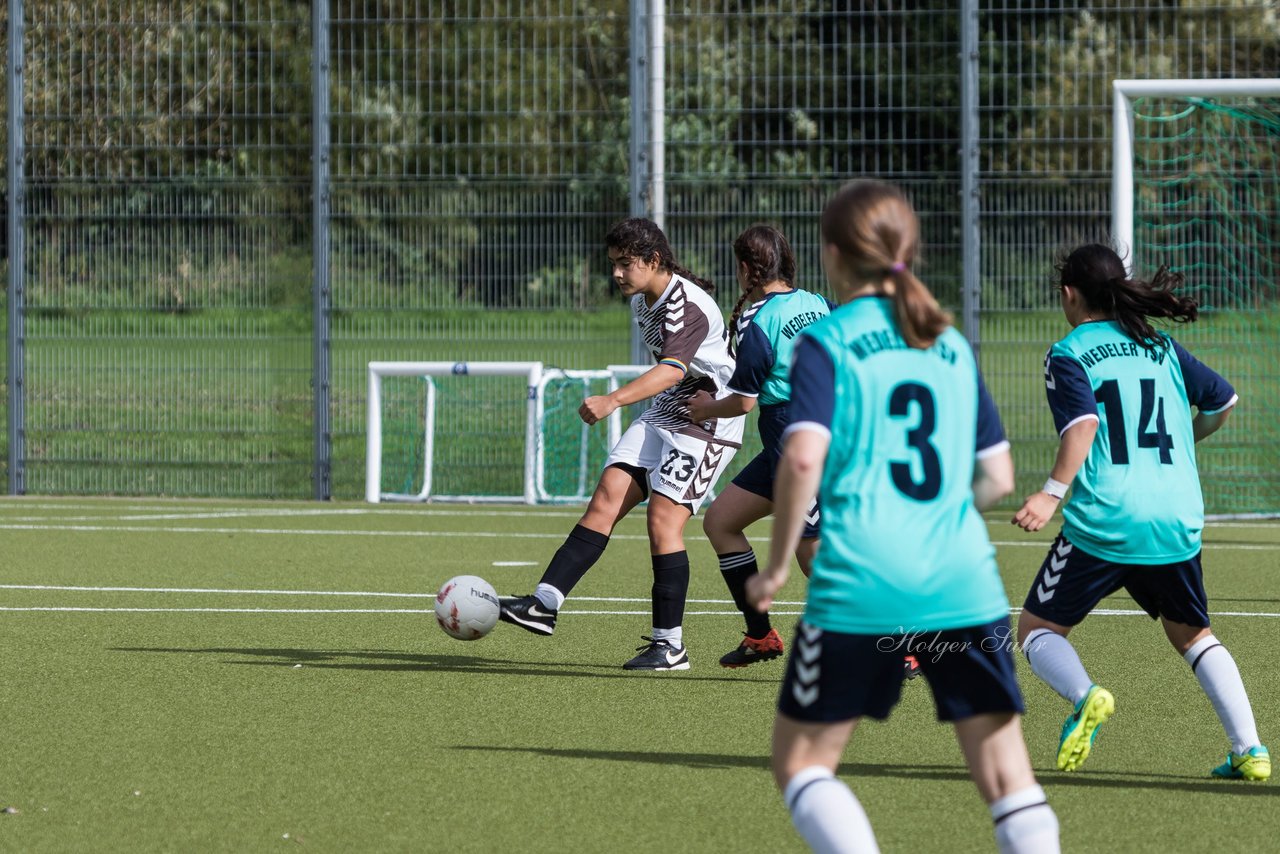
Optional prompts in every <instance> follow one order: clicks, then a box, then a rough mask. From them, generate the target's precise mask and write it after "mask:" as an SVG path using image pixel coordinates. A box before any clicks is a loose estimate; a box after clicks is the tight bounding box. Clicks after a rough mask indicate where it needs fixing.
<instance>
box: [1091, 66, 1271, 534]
mask: <svg viewBox="0 0 1280 854" xmlns="http://www.w3.org/2000/svg"><path fill="white" fill-rule="evenodd" d="M1114 92H1115V105H1114V152H1113V154H1114V157H1113V173H1112V176H1113V177H1112V202H1113V204H1112V236H1113V238H1114V239H1115V242H1116V243H1117V244H1118V248H1119V249H1120V250H1121V252H1122V253H1128V257H1127V259H1126V260H1127V262H1128V263H1129V265H1130V267H1131V269H1132V270H1133V272H1134V273H1135V274H1136V275H1138V276H1140V277H1146V276H1149V275H1150V274H1151V273H1152V272H1154V271H1155V269H1156V268H1157V267H1159V266H1161V265H1167V266H1168V267H1170V268H1171V269H1173V270H1175V271H1178V272H1181V273H1182V274H1184V275H1185V276H1186V288H1187V289H1188V291H1189V292H1190V293H1191V294H1192V295H1194V296H1195V297H1196V298H1197V300H1198V301H1199V303H1200V306H1201V312H1202V314H1201V319H1200V321H1199V322H1198V323H1195V324H1191V325H1188V326H1185V327H1182V326H1179V327H1177V328H1174V329H1171V330H1170V331H1171V332H1172V333H1173V334H1174V336H1175V337H1176V338H1178V340H1179V341H1180V342H1182V343H1184V344H1185V345H1186V346H1187V347H1188V348H1189V349H1190V350H1191V351H1192V352H1193V353H1194V354H1195V355H1196V356H1197V357H1198V358H1200V359H1201V360H1202V361H1204V362H1206V363H1207V364H1209V365H1210V366H1211V367H1213V368H1214V369H1215V370H1217V371H1218V372H1219V373H1221V374H1222V375H1223V376H1225V377H1226V378H1227V379H1228V380H1229V381H1230V382H1231V383H1232V384H1233V385H1234V386H1235V387H1236V390H1237V392H1238V393H1239V395H1240V399H1241V405H1240V406H1239V407H1238V409H1237V411H1236V412H1235V413H1234V414H1233V417H1232V420H1231V421H1230V422H1228V425H1227V427H1226V429H1224V430H1223V431H1222V432H1221V433H1219V434H1217V435H1215V436H1214V437H1213V438H1212V439H1210V440H1208V441H1206V442H1204V443H1203V444H1201V445H1199V446H1197V456H1198V457H1199V460H1200V468H1201V479H1202V481H1203V483H1204V488H1205V503H1206V509H1207V510H1208V511H1209V512H1210V513H1211V514H1212V515H1218V516H1224V515H1233V516H1239V515H1250V514H1267V515H1273V514H1276V513H1280V480H1277V478H1276V477H1275V471H1276V470H1277V466H1278V465H1280V411H1278V410H1280V397H1278V395H1280V79H1260V80H1117V81H1115V84H1114Z"/></svg>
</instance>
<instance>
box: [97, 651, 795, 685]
mask: <svg viewBox="0 0 1280 854" xmlns="http://www.w3.org/2000/svg"><path fill="white" fill-rule="evenodd" d="M111 651H112V652H162V653H171V654H180V655H241V656H255V657H256V658H257V659H266V658H269V659H275V660H274V661H262V660H255V659H248V660H244V661H236V660H230V661H225V662H223V663H224V664H243V665H252V666H257V667H294V666H296V665H299V664H301V665H305V666H307V667H313V668H326V669H331V670H372V671H405V670H418V671H458V672H463V673H497V674H502V675H506V676H538V677H545V676H573V677H581V676H593V677H596V678H599V677H602V676H603V677H607V678H611V679H636V678H645V677H650V678H652V677H654V676H657V675H658V674H650V673H627V672H623V670H622V667H621V665H611V664H609V665H606V664H587V663H584V662H581V661H511V660H508V659H501V658H483V657H481V656H475V655H424V654H420V653H410V652H392V651H390V650H378V649H361V650H335V649H254V648H242V647H210V648H203V649H201V648H194V649H182V648H177V647H145V646H144V647H112V648H111ZM713 672H714V671H713ZM661 675H662V676H663V677H666V676H667V674H661ZM780 676H781V671H777V672H774V673H771V674H769V675H766V676H763V677H761V678H752V677H750V676H742V675H738V676H728V675H725V676H719V675H717V676H702V675H694V674H692V673H679V674H676V678H678V679H680V680H681V681H685V680H694V681H699V682H738V683H741V682H769V683H772V684H774V685H776V684H778V679H779V678H780Z"/></svg>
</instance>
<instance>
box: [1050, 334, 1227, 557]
mask: <svg viewBox="0 0 1280 854" xmlns="http://www.w3.org/2000/svg"><path fill="white" fill-rule="evenodd" d="M1045 393H1046V395H1047V397H1048V399H1049V407H1050V409H1052V410H1053V417H1054V422H1055V423H1056V425H1057V428H1058V433H1059V435H1061V434H1062V433H1064V432H1065V431H1066V430H1068V429H1070V428H1071V427H1072V426H1074V425H1075V424H1077V423H1079V422H1081V421H1083V420H1086V419H1097V421H1098V433H1097V435H1096V436H1095V437H1094V439H1093V446H1092V447H1091V448H1090V449H1089V456H1088V457H1087V458H1086V460H1085V462H1084V465H1083V466H1082V467H1081V468H1080V471H1079V473H1077V474H1076V477H1075V480H1074V481H1073V482H1072V488H1071V498H1070V500H1069V501H1067V504H1066V506H1065V507H1063V509H1062V516H1063V519H1064V523H1063V526H1062V533H1063V535H1064V536H1066V538H1067V539H1068V540H1070V541H1071V542H1072V543H1074V544H1075V545H1077V546H1079V547H1080V548H1081V549H1083V550H1084V551H1086V552H1088V553H1089V554H1091V555H1093V556H1094V557H1099V558H1102V559H1104V560H1109V561H1112V562H1114V563H1135V564H1143V565H1151V564H1165V563H1177V562H1179V561H1184V560H1187V559H1189V558H1192V557H1194V556H1195V555H1196V554H1198V553H1199V552H1200V534H1201V530H1202V529H1203V528H1204V499H1203V497H1202V495H1201V492H1200V475H1199V472H1198V471H1197V469H1196V451H1195V436H1194V434H1193V432H1192V424H1191V422H1192V414H1191V406H1192V405H1195V406H1197V407H1198V408H1199V409H1200V410H1201V411H1202V412H1218V411H1221V410H1223V409H1226V408H1228V407H1230V406H1232V405H1234V404H1235V401H1236V395H1235V391H1234V390H1233V389H1232V388H1231V385H1230V384H1229V383H1227V381H1226V380H1224V379H1223V378H1222V377H1220V376H1218V374H1216V373H1214V372H1213V371H1212V370H1210V369H1209V368H1207V367H1205V366H1204V365H1203V364H1201V363H1200V362H1198V361H1196V359H1195V358H1194V357H1192V356H1191V354H1190V353H1188V352H1187V351H1186V350H1184V349H1183V348H1182V347H1181V346H1179V345H1178V344H1177V343H1176V342H1175V341H1174V340H1173V339H1172V338H1170V337H1169V336H1168V335H1164V334H1160V340H1159V342H1157V346H1156V347H1155V348H1154V349H1151V350H1148V349H1145V348H1143V347H1141V346H1140V345H1138V344H1137V343H1136V342H1135V341H1133V339H1131V338H1129V336H1128V335H1126V334H1125V333H1124V331H1123V330H1122V329H1121V328H1120V325H1119V324H1118V323H1116V322H1115V321H1113V320H1096V321H1091V322H1089V323H1082V324H1080V325H1079V326H1077V327H1076V328H1075V329H1073V330H1072V331H1071V332H1070V334H1068V335H1067V336H1066V337H1065V338H1063V339H1062V340H1061V341H1059V342H1058V343H1056V344H1054V345H1053V346H1052V347H1050V348H1049V353H1048V355H1047V356H1046V358H1045Z"/></svg>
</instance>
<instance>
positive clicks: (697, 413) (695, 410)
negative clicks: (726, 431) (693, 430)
mask: <svg viewBox="0 0 1280 854" xmlns="http://www.w3.org/2000/svg"><path fill="white" fill-rule="evenodd" d="M688 408H689V420H690V421H692V422H694V423H695V424H696V423H697V422H699V421H709V420H711V419H712V418H737V417H738V416H739V415H746V414H747V413H748V412H750V411H751V410H753V409H755V408H756V399H755V398H754V397H748V396H747V395H745V394H728V395H725V396H724V397H722V398H720V399H719V400H717V399H715V398H714V397H712V396H711V393H710V392H706V391H700V392H698V393H697V394H695V395H694V396H693V397H691V398H689V407H688Z"/></svg>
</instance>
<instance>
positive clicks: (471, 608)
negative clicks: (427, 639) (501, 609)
mask: <svg viewBox="0 0 1280 854" xmlns="http://www.w3.org/2000/svg"><path fill="white" fill-rule="evenodd" d="M436 622H437V623H439V624H440V628H442V629H444V633H445V634H447V635H448V636H449V637H452V638H457V639H458V640H477V639H479V638H482V637H484V636H485V635H487V634H489V632H490V631H491V630H492V629H493V627H494V626H496V625H497V624H498V594H497V593H495V592H494V590H493V587H492V585H490V584H489V582H487V581H485V580H484V579H483V578H479V577H477V576H475V575H459V576H456V577H454V578H450V579H449V580H448V581H446V582H445V583H444V586H443V587H441V588H440V592H439V593H437V594H436Z"/></svg>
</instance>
